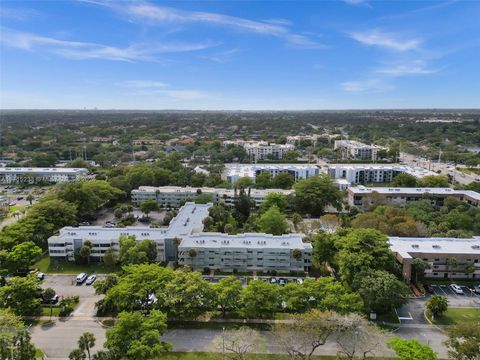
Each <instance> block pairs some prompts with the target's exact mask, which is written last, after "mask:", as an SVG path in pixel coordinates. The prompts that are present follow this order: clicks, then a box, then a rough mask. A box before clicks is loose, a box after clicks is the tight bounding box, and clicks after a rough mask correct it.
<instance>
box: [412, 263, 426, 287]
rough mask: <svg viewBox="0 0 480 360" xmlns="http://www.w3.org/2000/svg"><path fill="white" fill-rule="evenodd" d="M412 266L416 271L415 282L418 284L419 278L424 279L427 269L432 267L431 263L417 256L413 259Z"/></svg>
mask: <svg viewBox="0 0 480 360" xmlns="http://www.w3.org/2000/svg"><path fill="white" fill-rule="evenodd" d="M412 267H413V270H414V272H415V284H418V279H419V278H420V279H423V276H424V274H425V270H426V269H429V268H430V264H429V263H427V262H426V261H424V260H423V259H422V258H415V259H413V261H412Z"/></svg>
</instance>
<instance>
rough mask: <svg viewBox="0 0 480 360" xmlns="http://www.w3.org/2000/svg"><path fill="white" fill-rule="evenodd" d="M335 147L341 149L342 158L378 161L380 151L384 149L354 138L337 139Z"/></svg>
mask: <svg viewBox="0 0 480 360" xmlns="http://www.w3.org/2000/svg"><path fill="white" fill-rule="evenodd" d="M333 148H334V149H335V150H339V151H340V153H341V155H342V159H352V160H368V161H376V160H377V159H378V151H379V150H381V149H382V148H381V147H380V146H376V145H367V144H364V143H361V142H359V141H354V140H335V143H334V145H333Z"/></svg>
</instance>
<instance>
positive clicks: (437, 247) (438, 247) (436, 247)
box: [432, 245, 440, 249]
mask: <svg viewBox="0 0 480 360" xmlns="http://www.w3.org/2000/svg"><path fill="white" fill-rule="evenodd" d="M432 248H434V249H440V245H432Z"/></svg>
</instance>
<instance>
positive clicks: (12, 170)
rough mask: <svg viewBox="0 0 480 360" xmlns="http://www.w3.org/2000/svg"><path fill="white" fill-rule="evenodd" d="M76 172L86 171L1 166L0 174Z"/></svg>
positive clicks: (84, 170) (83, 171)
mask: <svg viewBox="0 0 480 360" xmlns="http://www.w3.org/2000/svg"><path fill="white" fill-rule="evenodd" d="M12 173H14V174H37V173H41V174H55V173H57V174H77V173H88V170H87V169H85V168H40V167H3V168H0V174H12Z"/></svg>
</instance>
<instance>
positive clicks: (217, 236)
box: [178, 233, 312, 273]
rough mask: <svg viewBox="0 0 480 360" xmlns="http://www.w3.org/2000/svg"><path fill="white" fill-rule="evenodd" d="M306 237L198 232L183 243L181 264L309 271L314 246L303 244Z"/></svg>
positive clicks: (242, 269) (228, 269)
mask: <svg viewBox="0 0 480 360" xmlns="http://www.w3.org/2000/svg"><path fill="white" fill-rule="evenodd" d="M303 236H304V235H303V234H287V235H281V236H274V235H271V234H255V233H252V234H239V235H227V234H221V233H201V234H195V235H191V236H187V237H185V238H184V239H183V240H182V242H181V243H180V246H179V247H178V263H179V265H188V266H190V267H191V268H193V269H195V270H204V269H210V270H219V271H225V272H233V271H234V270H235V271H238V272H253V271H258V272H267V271H270V272H272V271H276V272H279V273H290V272H306V271H308V269H309V268H310V264H311V255H312V245H311V244H310V243H304V242H303V241H302V238H303Z"/></svg>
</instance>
